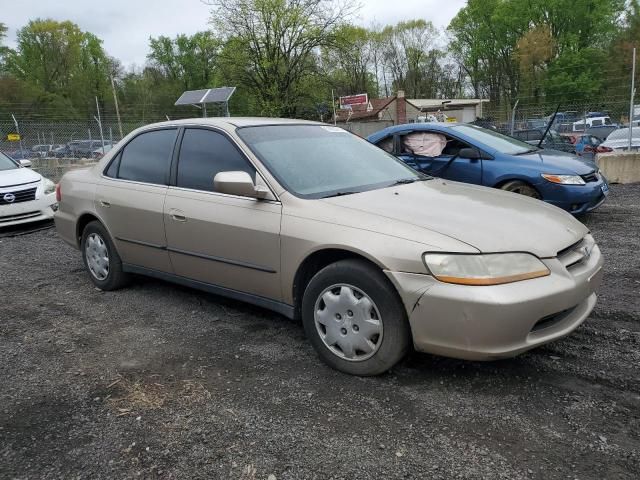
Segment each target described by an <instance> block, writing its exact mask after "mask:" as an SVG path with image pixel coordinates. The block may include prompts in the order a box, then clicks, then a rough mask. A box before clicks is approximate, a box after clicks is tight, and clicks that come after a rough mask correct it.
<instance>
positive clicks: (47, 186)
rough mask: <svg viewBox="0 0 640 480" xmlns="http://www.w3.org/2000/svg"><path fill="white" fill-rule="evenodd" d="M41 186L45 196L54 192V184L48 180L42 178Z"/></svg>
mask: <svg viewBox="0 0 640 480" xmlns="http://www.w3.org/2000/svg"><path fill="white" fill-rule="evenodd" d="M42 186H43V187H44V194H45V195H49V194H50V193H53V192H55V191H56V184H55V183H53V182H52V181H51V180H49V179H48V178H43V179H42Z"/></svg>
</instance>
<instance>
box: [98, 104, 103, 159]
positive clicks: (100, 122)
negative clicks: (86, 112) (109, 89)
mask: <svg viewBox="0 0 640 480" xmlns="http://www.w3.org/2000/svg"><path fill="white" fill-rule="evenodd" d="M96 110H97V111H98V118H97V120H98V128H99V129H100V141H101V142H102V155H104V134H103V133H102V120H100V105H99V104H98V96H97V95H96Z"/></svg>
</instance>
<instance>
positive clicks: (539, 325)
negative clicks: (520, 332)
mask: <svg viewBox="0 0 640 480" xmlns="http://www.w3.org/2000/svg"><path fill="white" fill-rule="evenodd" d="M575 309H576V307H571V308H568V309H566V310H562V311H561V312H558V313H554V314H552V315H547V316H546V317H542V318H541V319H540V320H538V321H537V322H536V324H535V325H534V326H533V328H532V329H531V331H532V332H537V331H539V330H544V329H545V328H549V327H553V326H554V325H557V324H558V323H560V322H561V321H562V320H564V319H565V318H567V317H568V316H569V315H571V312H573V311H574V310H575Z"/></svg>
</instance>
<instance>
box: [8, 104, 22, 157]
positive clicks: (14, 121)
mask: <svg viewBox="0 0 640 480" xmlns="http://www.w3.org/2000/svg"><path fill="white" fill-rule="evenodd" d="M11 118H13V124H14V125H15V126H16V133H17V134H18V137H20V155H22V158H24V149H23V148H22V135H20V127H19V126H18V121H17V120H16V117H14V115H13V113H12V114H11Z"/></svg>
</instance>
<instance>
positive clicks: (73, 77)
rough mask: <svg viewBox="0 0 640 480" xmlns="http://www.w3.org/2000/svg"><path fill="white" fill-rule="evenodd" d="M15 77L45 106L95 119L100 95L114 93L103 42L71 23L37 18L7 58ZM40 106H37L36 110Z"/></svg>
mask: <svg viewBox="0 0 640 480" xmlns="http://www.w3.org/2000/svg"><path fill="white" fill-rule="evenodd" d="M6 68H7V70H8V72H9V73H10V74H12V76H13V77H15V78H16V79H17V80H20V81H22V82H24V83H25V84H28V85H30V86H31V87H32V89H31V90H35V91H38V92H39V95H38V98H37V100H36V103H37V104H40V105H41V106H47V105H48V106H51V107H54V108H57V109H60V112H59V113H61V114H69V115H73V112H74V109H75V110H76V111H79V112H82V114H83V115H85V116H88V117H89V118H92V116H93V114H94V112H95V97H96V96H98V97H99V98H100V100H101V101H104V98H105V97H107V95H108V81H109V71H110V68H111V63H110V60H109V58H108V57H107V55H106V53H105V52H104V49H103V48H102V41H101V40H100V39H98V38H97V37H96V36H95V35H93V34H91V33H86V32H83V31H82V30H80V28H79V27H78V26H77V25H76V24H74V23H72V22H69V21H64V22H58V21H55V20H51V19H47V20H40V19H38V20H33V21H31V22H29V23H28V24H27V25H26V26H25V27H23V28H21V29H20V30H19V31H18V34H17V48H16V50H15V51H10V52H9V54H8V55H7V61H6ZM35 106H36V105H34V107H35Z"/></svg>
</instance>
